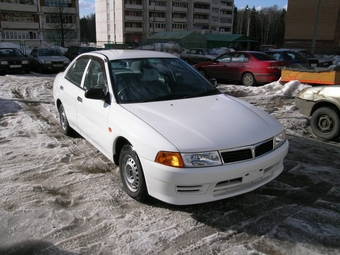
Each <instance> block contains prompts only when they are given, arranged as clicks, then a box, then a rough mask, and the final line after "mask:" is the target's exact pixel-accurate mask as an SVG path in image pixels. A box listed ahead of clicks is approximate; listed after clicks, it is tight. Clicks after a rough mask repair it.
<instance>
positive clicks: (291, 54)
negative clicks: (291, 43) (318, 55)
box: [265, 49, 319, 66]
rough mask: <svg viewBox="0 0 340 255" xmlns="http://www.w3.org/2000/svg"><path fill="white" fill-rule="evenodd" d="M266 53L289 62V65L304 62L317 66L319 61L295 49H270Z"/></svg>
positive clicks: (304, 63)
mask: <svg viewBox="0 0 340 255" xmlns="http://www.w3.org/2000/svg"><path fill="white" fill-rule="evenodd" d="M265 53H267V54H268V55H270V56H272V57H273V58H275V59H276V60H280V61H287V62H289V65H292V64H303V65H310V66H315V65H317V64H318V63H319V62H318V61H317V60H316V59H306V58H304V57H303V56H301V55H300V54H299V53H297V52H295V51H291V50H286V49H274V50H268V51H265Z"/></svg>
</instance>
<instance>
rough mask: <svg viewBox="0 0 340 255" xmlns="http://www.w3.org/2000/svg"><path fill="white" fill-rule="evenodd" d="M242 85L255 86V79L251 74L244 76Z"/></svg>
mask: <svg viewBox="0 0 340 255" xmlns="http://www.w3.org/2000/svg"><path fill="white" fill-rule="evenodd" d="M242 84H243V85H244V86H253V85H254V84H255V77H254V75H253V74H251V73H245V74H243V75H242Z"/></svg>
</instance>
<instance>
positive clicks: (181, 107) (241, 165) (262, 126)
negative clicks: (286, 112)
mask: <svg viewBox="0 0 340 255" xmlns="http://www.w3.org/2000/svg"><path fill="white" fill-rule="evenodd" d="M84 55H91V56H96V57H98V58H100V59H102V60H103V61H107V60H106V59H111V60H113V59H129V58H136V57H137V56H138V57H140V58H151V57H154V58H160V57H164V58H177V57H175V56H173V55H170V54H167V53H160V52H153V51H134V50H123V51H121V50H110V51H100V52H90V53H85V54H83V55H82V56H84ZM82 56H78V57H77V58H75V60H74V61H77V59H79V58H81V57H82ZM72 63H73V62H72ZM72 63H71V64H70V65H69V66H68V68H67V69H66V70H65V72H63V73H60V74H58V75H57V76H56V78H55V81H54V86H53V96H54V99H55V102H56V105H59V104H60V103H62V104H63V106H64V109H65V112H66V115H67V118H68V121H69V124H70V126H71V127H72V128H73V129H75V130H76V131H77V132H79V133H80V134H81V135H82V136H83V137H84V138H86V139H87V140H88V141H89V142H90V143H92V144H93V145H94V146H95V147H96V148H98V149H99V150H100V151H101V152H102V153H103V154H104V155H105V156H106V157H108V158H109V159H110V160H111V161H114V158H113V156H114V155H115V154H119V153H120V152H119V151H115V144H116V142H117V140H118V139H120V138H124V139H125V140H126V141H128V142H129V143H130V144H131V145H132V146H133V148H134V150H135V151H136V152H137V153H138V156H139V159H140V161H141V165H142V167H143V171H144V176H145V181H146V185H147V190H148V193H149V195H151V196H153V197H155V198H157V199H160V200H162V201H164V202H167V203H171V204H197V203H204V202H209V201H215V200H220V199H223V198H227V197H231V196H235V195H239V194H243V193H245V192H249V191H251V190H254V189H256V188H258V187H260V186H262V185H264V184H266V183H268V182H269V181H271V180H273V179H274V178H276V177H277V176H278V175H279V174H280V173H281V172H282V171H283V158H284V157H285V156H286V154H287V152H288V141H285V142H284V143H283V144H282V145H281V146H280V147H279V148H277V149H275V150H273V151H270V152H269V153H266V154H263V155H261V156H259V157H256V158H253V159H250V160H244V161H238V162H233V163H227V164H225V163H224V164H222V165H219V166H211V167H190V168H176V167H170V166H165V165H161V164H159V163H156V162H155V158H156V155H157V153H158V152H159V151H172V152H181V153H183V152H193V153H195V152H205V151H219V152H220V153H221V152H223V151H227V150H237V149H242V148H243V147H246V146H247V147H255V145H256V144H258V143H260V142H264V141H268V139H273V137H274V136H276V135H278V134H279V133H280V132H282V131H283V126H282V125H281V124H280V123H279V122H278V121H277V120H276V119H275V118H273V117H272V116H270V115H269V114H267V113H265V112H263V111H261V110H260V109H258V108H256V107H254V106H252V105H251V104H248V103H246V102H244V101H242V100H239V99H237V98H234V97H230V96H226V95H223V94H216V95H210V96H204V97H194V98H186V99H179V100H165V101H156V102H144V103H126V104H120V103H117V102H116V98H115V96H114V91H113V88H112V86H111V84H109V86H108V88H109V92H108V93H109V96H110V102H109V103H107V102H104V101H103V100H94V99H88V98H85V96H84V93H85V90H84V89H83V88H82V87H83V84H84V76H83V78H82V81H81V86H80V87H77V86H75V85H74V84H72V83H71V82H70V81H68V80H66V79H65V75H66V74H67V71H68V70H69V69H70V67H71V66H72ZM88 68H89V65H87V67H86V69H85V71H84V75H85V74H86V71H87V69H88ZM105 68H106V70H105V71H106V76H107V77H110V74H109V71H108V70H107V66H106V67H105ZM240 180H241V181H240Z"/></svg>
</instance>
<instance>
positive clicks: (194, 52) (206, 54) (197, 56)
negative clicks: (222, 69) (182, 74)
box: [180, 48, 218, 64]
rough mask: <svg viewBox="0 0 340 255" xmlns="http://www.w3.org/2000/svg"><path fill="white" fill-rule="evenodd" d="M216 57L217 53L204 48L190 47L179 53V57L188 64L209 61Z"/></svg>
mask: <svg viewBox="0 0 340 255" xmlns="http://www.w3.org/2000/svg"><path fill="white" fill-rule="evenodd" d="M216 57H218V54H217V53H216V52H215V51H214V50H210V49H204V48H196V49H190V50H187V51H186V52H184V53H182V54H181V55H180V58H181V59H183V60H184V61H186V62H188V63H189V64H197V63H200V62H205V61H210V60H213V59H215V58H216Z"/></svg>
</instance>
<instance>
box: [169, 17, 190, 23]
mask: <svg viewBox="0 0 340 255" xmlns="http://www.w3.org/2000/svg"><path fill="white" fill-rule="evenodd" d="M172 22H178V23H186V22H188V19H187V18H172Z"/></svg>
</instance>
